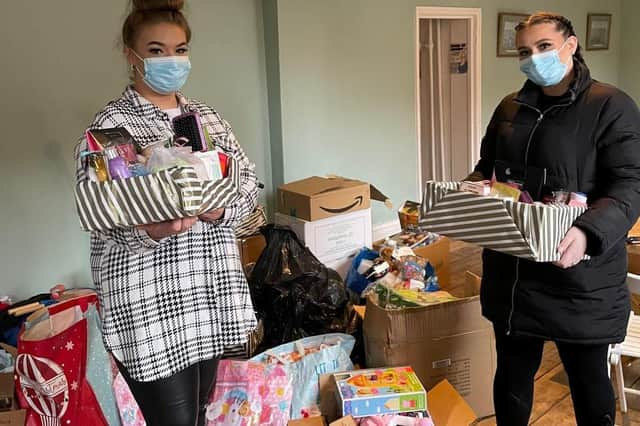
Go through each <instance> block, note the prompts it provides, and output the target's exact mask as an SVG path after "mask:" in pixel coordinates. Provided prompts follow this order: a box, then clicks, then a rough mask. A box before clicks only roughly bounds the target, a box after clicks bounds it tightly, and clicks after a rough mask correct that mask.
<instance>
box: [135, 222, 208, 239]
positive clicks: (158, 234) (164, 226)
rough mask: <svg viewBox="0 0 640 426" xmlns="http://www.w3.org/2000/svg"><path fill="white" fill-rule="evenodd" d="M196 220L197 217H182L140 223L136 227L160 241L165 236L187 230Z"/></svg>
mask: <svg viewBox="0 0 640 426" xmlns="http://www.w3.org/2000/svg"><path fill="white" fill-rule="evenodd" d="M197 220H198V218H197V217H184V218H182V219H174V220H167V221H166V222H158V223H150V224H148V225H140V226H138V229H142V230H143V231H145V232H146V233H147V235H149V237H151V238H152V239H153V240H155V241H160V240H161V239H163V238H165V237H170V236H172V235H176V234H182V233H183V232H186V231H188V230H189V228H191V227H192V226H193V224H194V223H196V221H197Z"/></svg>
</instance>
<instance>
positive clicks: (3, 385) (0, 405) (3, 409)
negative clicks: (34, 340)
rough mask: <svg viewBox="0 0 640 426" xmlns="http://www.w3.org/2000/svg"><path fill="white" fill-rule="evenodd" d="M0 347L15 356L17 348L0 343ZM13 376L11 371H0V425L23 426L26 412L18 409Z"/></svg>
mask: <svg viewBox="0 0 640 426" xmlns="http://www.w3.org/2000/svg"><path fill="white" fill-rule="evenodd" d="M0 348H2V349H3V350H5V351H7V352H8V353H10V354H11V355H12V356H13V357H14V359H15V357H16V356H17V350H16V348H14V347H13V346H9V345H5V344H4V343H0ZM13 376H14V374H13V373H0V426H24V422H25V417H26V414H27V412H26V410H20V409H18V401H17V400H16V398H15V380H14V377H13Z"/></svg>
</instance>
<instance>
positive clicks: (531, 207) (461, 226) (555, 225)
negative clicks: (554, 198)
mask: <svg viewBox="0 0 640 426" xmlns="http://www.w3.org/2000/svg"><path fill="white" fill-rule="evenodd" d="M459 185H460V184H459V183H458V182H427V184H426V186H425V190H424V198H423V201H422V211H421V215H420V228H421V229H425V230H427V231H431V232H434V233H436V234H441V235H446V236H448V237H451V238H454V239H457V240H462V241H466V242H469V243H471V244H477V245H479V246H482V247H486V248H489V249H492V250H497V251H501V252H504V253H507V254H511V255H513V256H518V257H522V258H525V259H530V260H533V261H536V262H553V261H557V260H559V259H560V254H559V253H558V250H557V248H558V244H559V243H560V240H561V239H562V238H563V237H564V234H565V233H566V231H567V230H568V229H569V228H570V227H571V225H572V224H573V222H574V220H575V219H576V218H578V216H580V215H581V214H582V213H584V211H585V210H586V208H585V207H572V206H568V205H543V204H540V203H538V204H526V203H519V202H516V201H513V200H506V199H500V198H494V197H487V196H482V195H477V194H473V193H471V192H464V191H459V190H458V188H459ZM586 258H588V256H586V257H585V259H586Z"/></svg>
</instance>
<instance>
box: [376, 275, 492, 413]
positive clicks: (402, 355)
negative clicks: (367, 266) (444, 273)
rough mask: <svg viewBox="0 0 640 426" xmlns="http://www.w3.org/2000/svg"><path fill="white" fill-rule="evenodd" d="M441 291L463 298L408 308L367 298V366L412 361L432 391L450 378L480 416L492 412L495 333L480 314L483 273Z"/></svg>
mask: <svg viewBox="0 0 640 426" xmlns="http://www.w3.org/2000/svg"><path fill="white" fill-rule="evenodd" d="M442 289H443V290H448V291H450V292H451V293H452V294H453V295H454V296H457V297H459V298H460V299H458V300H454V301H451V302H445V303H441V304H437V305H431V306H425V307H418V308H408V309H404V310H386V309H383V308H381V307H379V306H378V305H376V304H375V303H373V302H372V301H371V300H368V301H367V307H366V314H365V316H364V343H365V355H366V361H367V367H369V368H375V367H384V366H399V365H411V366H412V367H413V369H414V370H415V372H416V373H417V375H418V377H419V378H420V380H421V381H422V383H423V385H424V386H425V387H426V388H427V389H430V388H432V387H434V386H435V385H436V384H438V383H439V382H440V381H442V380H444V379H446V380H448V381H449V382H450V383H451V384H452V385H453V387H454V388H455V389H456V391H457V392H458V393H459V394H460V395H462V397H464V399H465V400H466V401H467V402H468V403H469V405H470V406H471V407H473V410H474V411H475V413H476V414H477V415H478V416H481V417H484V416H487V415H491V414H493V412H494V408H493V397H492V387H493V376H494V373H495V368H496V354H495V337H494V334H493V328H492V326H491V323H490V322H489V321H487V320H486V319H485V318H484V317H483V316H482V314H481V309H480V296H479V294H480V277H478V276H476V275H474V274H472V273H471V272H467V278H466V280H465V283H464V285H462V286H458V287H453V286H451V285H449V286H444V285H443V286H442ZM428 404H429V403H428Z"/></svg>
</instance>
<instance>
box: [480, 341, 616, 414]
mask: <svg viewBox="0 0 640 426" xmlns="http://www.w3.org/2000/svg"><path fill="white" fill-rule="evenodd" d="M543 346H544V340H542V339H537V338H529V337H511V336H507V335H506V334H505V333H504V332H500V331H498V330H496V351H497V355H498V366H497V370H496V376H495V380H494V382H493V398H494V405H495V409H496V421H497V424H498V426H520V425H522V426H525V425H527V424H528V422H529V416H530V415H531V406H532V404H533V382H534V378H535V374H536V372H537V371H538V367H539V366H540V361H541V360H542V352H543ZM556 346H557V348H558V353H559V354H560V359H561V360H562V365H563V366H564V369H565V371H566V373H567V376H568V377H569V387H570V388H571V398H572V399H573V408H574V411H575V415H576V423H577V424H578V425H579V426H591V425H593V426H613V424H614V421H615V415H616V400H615V395H614V393H613V387H612V385H611V381H610V379H609V376H608V374H607V362H608V361H607V354H608V348H609V345H606V344H599V345H579V344H568V343H558V342H556Z"/></svg>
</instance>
